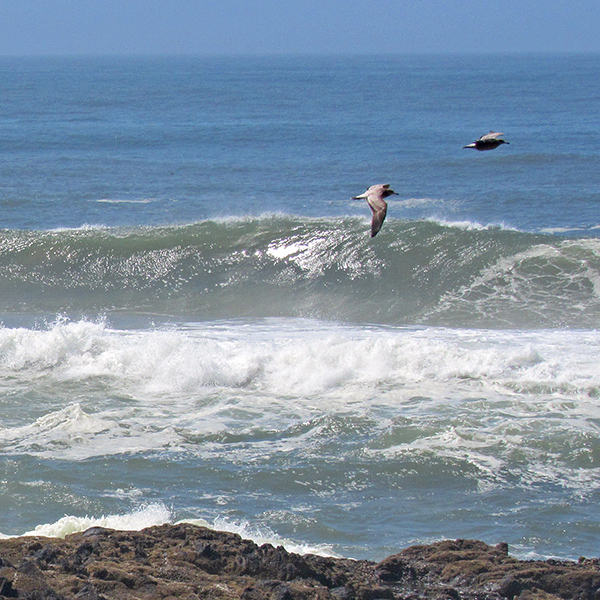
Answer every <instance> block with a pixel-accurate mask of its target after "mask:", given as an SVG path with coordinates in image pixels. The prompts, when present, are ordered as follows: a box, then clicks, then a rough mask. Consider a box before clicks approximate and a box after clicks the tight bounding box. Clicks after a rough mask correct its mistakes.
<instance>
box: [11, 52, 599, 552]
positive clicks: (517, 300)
mask: <svg viewBox="0 0 600 600" xmlns="http://www.w3.org/2000/svg"><path fill="white" fill-rule="evenodd" d="M599 70H600V56H598V55H585V54H581V55H556V56H554V55H502V56H500V55H484V56H475V55H460V56H459V55H446V56H355V57H349V56H346V57H340V56H338V57H270V58H269V57H237V58H201V57H146V58H141V57H99V58H91V57H87V58H58V57H56V58H1V59H0V107H1V110H0V209H1V210H0V481H1V486H0V536H21V535H31V534H36V535H49V536H64V535H67V534H69V533H72V532H74V531H80V530H83V529H86V528H87V527H90V526H94V525H99V526H105V527H112V528H119V529H141V528H143V527H147V526H150V525H155V524H162V523H178V522H182V521H188V522H192V523H198V524H204V525H208V526H210V527H214V528H217V529H224V530H228V531H235V532H238V533H240V534H241V535H243V536H244V537H248V538H250V539H253V540H255V541H258V542H260V543H262V542H270V543H273V544H276V545H283V546H285V547H286V548H287V549H288V550H291V551H297V552H314V553H320V554H324V555H333V556H344V557H353V558H359V559H363V558H366V559H371V560H380V559H383V558H384V557H386V556H388V555H389V554H393V553H395V552H398V551H400V550H401V549H403V548H405V547H407V546H409V545H411V544H418V543H429V542H433V541H437V540H440V539H447V538H451V539H452V538H476V539H480V540H483V541H485V542H487V543H490V544H497V543H499V542H507V543H508V544H509V547H510V552H511V554H513V555H514V556H517V557H519V558H535V557H559V558H572V559H577V558H578V557H579V556H581V555H584V556H599V554H600V547H599V545H598V540H599V539H600V513H599V512H598V502H599V501H600V437H599V433H600V330H599V326H600V79H599V78H598V72H599ZM490 130H493V131H500V132H504V139H505V140H506V141H507V142H509V143H508V144H507V145H503V146H501V147H499V148H497V149H495V150H492V151H488V152H477V151H474V150H471V149H463V146H464V145H466V144H468V143H470V142H472V141H474V140H475V139H476V138H478V137H479V136H481V135H482V134H485V133H487V132H488V131H490ZM376 183H389V184H390V185H391V186H392V189H394V190H395V191H396V192H397V193H398V196H392V197H390V198H389V199H388V200H389V208H388V216H387V219H386V221H385V223H384V225H383V228H382V230H381V231H380V233H379V234H378V235H377V236H376V237H374V238H371V237H370V218H371V214H370V210H369V208H368V206H367V204H366V202H365V201H364V200H361V201H358V200H352V197H353V196H356V195H358V194H361V193H362V192H364V191H365V190H366V189H367V188H368V187H369V186H370V185H373V184H376Z"/></svg>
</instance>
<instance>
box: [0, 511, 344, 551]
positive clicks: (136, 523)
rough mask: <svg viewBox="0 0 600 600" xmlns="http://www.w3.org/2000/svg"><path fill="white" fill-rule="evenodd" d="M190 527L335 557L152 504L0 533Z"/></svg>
mask: <svg viewBox="0 0 600 600" xmlns="http://www.w3.org/2000/svg"><path fill="white" fill-rule="evenodd" d="M178 523H190V524H192V525H198V526H200V527H209V528H212V529H215V530H218V531H227V532H230V533H237V534H238V535H240V536H242V537H243V538H244V539H249V540H252V541H254V542H256V543H257V544H259V545H262V544H272V545H273V546H284V547H285V548H286V550H288V551H289V552H296V553H298V554H309V553H310V554H318V555H321V556H336V554H335V552H333V550H332V548H331V546H329V545H327V544H307V543H302V542H298V541H294V540H290V539H287V538H283V537H281V536H278V535H277V534H276V533H275V532H273V531H272V530H271V529H270V528H269V527H268V526H264V525H263V526H259V525H252V524H251V523H250V522H248V521H233V520H230V519H228V518H226V517H217V518H215V519H213V520H212V521H210V522H209V521H207V520H205V519H197V518H196V519H194V518H192V519H181V520H175V519H174V518H173V514H172V512H171V511H170V510H169V509H168V508H167V507H166V506H165V505H164V504H162V503H153V504H146V505H142V506H140V507H139V508H138V509H135V510H133V511H131V512H129V513H124V514H115V515H103V516H100V517H92V516H86V517H76V516H64V517H62V518H60V519H59V520H58V521H56V522H54V523H44V524H41V525H37V526H36V527H35V528H34V529H32V530H31V531H27V532H25V533H23V534H21V535H20V536H19V535H6V534H3V533H0V539H8V538H14V537H25V536H41V537H50V538H64V537H66V536H68V535H71V534H73V533H78V532H82V531H86V530H87V529H90V528H91V527H103V528H106V529H114V530H117V531H141V530H142V529H146V528H147V527H154V526H159V525H165V524H178Z"/></svg>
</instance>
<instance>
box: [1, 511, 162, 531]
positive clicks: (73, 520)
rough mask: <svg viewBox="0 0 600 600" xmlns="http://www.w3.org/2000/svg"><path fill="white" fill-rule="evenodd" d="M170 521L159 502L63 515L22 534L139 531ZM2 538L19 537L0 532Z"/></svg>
mask: <svg viewBox="0 0 600 600" xmlns="http://www.w3.org/2000/svg"><path fill="white" fill-rule="evenodd" d="M170 521H171V513H170V511H169V510H168V509H167V508H166V507H165V506H164V505H163V504H160V503H157V504H148V505H146V506H142V507H140V508H139V509H137V510H134V511H132V512H130V513H127V514H122V515H106V516H101V517H74V516H64V517H62V518H61V519H59V520H58V521H56V522H55V523H45V524H42V525H38V526H36V527H35V528H34V529H32V530H31V531H27V532H25V533H23V534H21V535H23V536H43V537H56V538H64V537H65V536H67V535H70V534H72V533H77V532H79V531H85V530H86V529H89V528H90V527H105V528H107V529H118V530H121V531H139V530H141V529H144V528H146V527H152V526H154V525H163V524H165V523H169V522H170ZM0 537H2V538H8V537H19V536H8V535H4V534H0Z"/></svg>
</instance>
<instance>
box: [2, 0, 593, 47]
mask: <svg viewBox="0 0 600 600" xmlns="http://www.w3.org/2000/svg"><path fill="white" fill-rule="evenodd" d="M599 23H600V0H210V1H205V0H77V1H75V0H0V55H5V56H6V55H48V54H50V55H88V54H200V55H213V54H216V55H239V54H354V53H360V54H365V53H414V52H417V53H423V52H433V53H438V52H600V35H598V24H599Z"/></svg>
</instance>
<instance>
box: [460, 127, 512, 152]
mask: <svg viewBox="0 0 600 600" xmlns="http://www.w3.org/2000/svg"><path fill="white" fill-rule="evenodd" d="M501 135H504V134H503V133H500V132H499V131H490V132H489V133H486V134H485V135H482V136H481V137H480V138H479V139H478V140H476V141H474V142H473V143H471V144H467V145H466V146H463V148H474V149H475V150H493V149H494V148H497V147H498V146H501V145H502V144H508V142H505V141H504V140H502V139H500V136H501Z"/></svg>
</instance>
